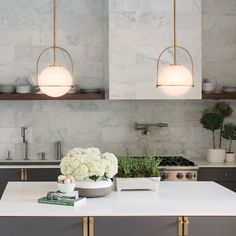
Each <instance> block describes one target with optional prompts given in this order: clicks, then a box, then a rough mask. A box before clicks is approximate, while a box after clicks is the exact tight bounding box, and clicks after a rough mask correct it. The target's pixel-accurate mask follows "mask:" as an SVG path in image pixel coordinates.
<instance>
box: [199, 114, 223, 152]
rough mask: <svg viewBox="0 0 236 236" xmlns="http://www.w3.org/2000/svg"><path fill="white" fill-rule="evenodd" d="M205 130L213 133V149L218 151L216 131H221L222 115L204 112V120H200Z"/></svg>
mask: <svg viewBox="0 0 236 236" xmlns="http://www.w3.org/2000/svg"><path fill="white" fill-rule="evenodd" d="M200 122H201V124H202V126H203V128H205V129H208V130H210V131H211V132H212V143H213V148H214V149H216V141H215V131H216V130H219V129H220V127H221V123H222V118H221V116H220V115H218V114H217V113H214V112H209V111H207V112H204V113H203V115H202V118H201V120H200Z"/></svg>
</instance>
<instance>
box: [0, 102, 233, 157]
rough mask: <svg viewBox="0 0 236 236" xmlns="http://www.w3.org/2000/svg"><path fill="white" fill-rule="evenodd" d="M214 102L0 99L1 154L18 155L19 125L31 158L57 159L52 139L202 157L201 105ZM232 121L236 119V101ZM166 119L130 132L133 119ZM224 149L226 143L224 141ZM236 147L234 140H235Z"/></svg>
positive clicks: (205, 139)
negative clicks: (24, 132) (162, 125)
mask: <svg viewBox="0 0 236 236" xmlns="http://www.w3.org/2000/svg"><path fill="white" fill-rule="evenodd" d="M214 103H215V102H202V101H50V102H47V101H32V102H30V101H29V102H21V101H18V102H11V101H9V102H1V103H0V110H1V115H0V133H1V135H0V158H6V155H7V150H10V151H11V152H12V155H13V157H14V158H16V159H20V158H22V155H23V149H22V148H23V145H22V139H21V136H20V135H21V133H20V127H22V126H25V127H28V128H29V130H28V132H27V136H28V139H29V142H30V152H31V158H33V159H37V158H38V156H37V153H39V152H46V154H47V158H49V159H55V145H54V144H55V142H57V141H58V140H60V141H62V143H63V149H64V153H66V152H67V151H68V149H70V148H73V147H78V146H79V147H89V146H96V147H99V148H101V149H102V150H103V151H110V152H114V153H115V154H120V155H122V154H131V155H146V154H182V155H184V156H186V157H191V158H198V157H203V156H205V153H206V149H207V148H210V147H211V146H212V139H211V133H210V132H209V131H207V130H204V129H203V128H202V127H201V124H200V123H199V119H200V117H201V112H202V111H203V109H205V108H208V107H211V106H213V105H214ZM231 104H232V107H233V108H234V110H235V113H234V115H233V117H231V118H230V120H231V121H234V122H235V120H236V103H235V102H232V103H231ZM135 121H137V122H144V123H145V122H148V123H158V122H167V123H168V124H169V127H168V128H151V134H150V135H149V136H143V135H142V134H141V131H135V130H134V122H135ZM225 147H226V145H225ZM233 149H234V150H235V151H236V142H235V143H234V144H233Z"/></svg>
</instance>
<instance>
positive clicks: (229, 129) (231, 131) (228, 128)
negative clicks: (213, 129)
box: [222, 123, 236, 152]
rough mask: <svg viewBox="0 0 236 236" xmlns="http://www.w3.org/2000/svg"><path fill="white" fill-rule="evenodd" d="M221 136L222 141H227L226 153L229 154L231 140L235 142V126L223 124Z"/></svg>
mask: <svg viewBox="0 0 236 236" xmlns="http://www.w3.org/2000/svg"><path fill="white" fill-rule="evenodd" d="M222 136H223V138H224V139H227V140H229V149H228V151H229V152H231V145H232V140H236V125H234V124H232V123H227V124H225V125H224V128H223V131H222Z"/></svg>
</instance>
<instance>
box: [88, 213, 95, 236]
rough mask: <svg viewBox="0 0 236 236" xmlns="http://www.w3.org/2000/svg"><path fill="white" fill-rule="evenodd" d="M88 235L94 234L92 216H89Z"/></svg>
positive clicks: (92, 235)
mask: <svg viewBox="0 0 236 236" xmlns="http://www.w3.org/2000/svg"><path fill="white" fill-rule="evenodd" d="M89 236H94V218H93V217H89Z"/></svg>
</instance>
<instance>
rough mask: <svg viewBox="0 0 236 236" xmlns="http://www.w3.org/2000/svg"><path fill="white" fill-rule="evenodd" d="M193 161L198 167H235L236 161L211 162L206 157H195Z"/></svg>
mask: <svg viewBox="0 0 236 236" xmlns="http://www.w3.org/2000/svg"><path fill="white" fill-rule="evenodd" d="M194 163H195V164H196V165H197V166H198V167H199V168H201V167H209V168H214V167H215V168H236V162H223V163H211V162H208V161H207V160H206V159H195V160H194Z"/></svg>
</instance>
